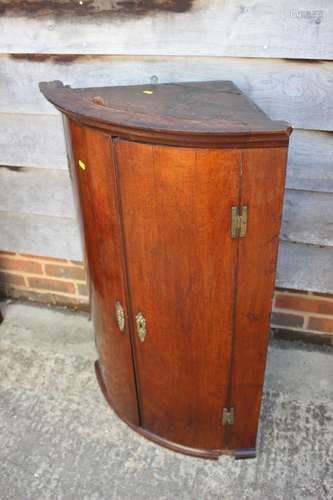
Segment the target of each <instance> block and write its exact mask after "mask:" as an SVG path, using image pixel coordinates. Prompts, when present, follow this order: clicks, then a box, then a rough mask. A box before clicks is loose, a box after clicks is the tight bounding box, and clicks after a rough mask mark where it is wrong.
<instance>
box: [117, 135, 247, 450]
mask: <svg viewBox="0 0 333 500" xmlns="http://www.w3.org/2000/svg"><path fill="white" fill-rule="evenodd" d="M115 148H116V155H117V165H118V170H119V179H120V185H121V196H122V207H123V217H124V229H125V240H126V246H127V260H128V269H129V276H130V289H131V298H132V307H133V314H135V315H136V314H137V313H139V312H142V313H143V315H144V317H145V318H146V322H147V337H146V339H145V340H144V342H141V341H140V340H139V339H138V337H137V335H136V333H135V332H133V334H134V335H135V336H136V351H137V357H138V369H139V376H140V383H141V393H142V422H143V426H144V428H145V429H147V430H149V431H151V432H153V433H155V434H157V435H159V436H161V437H163V438H165V439H167V440H170V441H173V442H175V443H178V444H181V445H184V446H190V447H195V448H205V449H207V448H208V449H209V448H213V449H223V448H225V438H224V428H223V426H222V425H221V418H222V409H223V406H224V401H225V399H226V394H227V387H228V373H229V368H230V361H231V360H230V354H231V337H232V330H231V328H232V315H233V290H234V286H235V281H234V280H235V269H236V257H237V255H236V242H234V241H232V240H231V239H230V212H231V206H232V205H237V203H238V196H239V160H240V153H239V151H236V150H233V151H221V150H220V151H219V150H211V151H206V150H200V149H199V150H189V149H181V148H168V147H161V146H152V145H143V144H134V143H128V142H125V141H119V142H117V143H115Z"/></svg>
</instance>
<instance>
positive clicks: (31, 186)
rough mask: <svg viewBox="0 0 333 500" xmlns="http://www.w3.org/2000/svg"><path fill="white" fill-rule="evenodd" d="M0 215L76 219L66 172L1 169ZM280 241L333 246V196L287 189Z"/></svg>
mask: <svg viewBox="0 0 333 500" xmlns="http://www.w3.org/2000/svg"><path fill="white" fill-rule="evenodd" d="M0 185H1V191H0V212H11V213H12V212H14V213H20V214H35V215H37V214H40V215H46V216H55V217H68V218H73V219H75V210H74V204H73V195H72V188H71V183H70V178H69V175H68V173H67V171H65V170H50V169H31V168H22V167H21V168H20V167H19V168H14V169H10V168H4V167H0ZM280 238H281V239H282V240H286V241H292V242H298V243H311V244H313V245H323V246H332V247H333V194H331V193H316V192H311V191H297V190H293V189H292V190H288V189H287V190H286V193H285V199H284V212H283V224H282V230H281V235H280Z"/></svg>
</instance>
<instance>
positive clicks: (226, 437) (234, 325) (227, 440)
mask: <svg viewBox="0 0 333 500" xmlns="http://www.w3.org/2000/svg"><path fill="white" fill-rule="evenodd" d="M239 155H240V157H239V169H238V172H239V173H238V179H239V184H238V207H240V206H241V203H242V194H243V193H242V190H243V150H242V149H240V150H239ZM235 243H236V264H235V270H234V290H233V300H232V304H233V311H232V338H231V353H230V365H229V374H228V391H227V406H228V407H230V406H233V400H232V394H233V390H232V388H233V371H234V363H235V359H234V354H235V350H236V349H235V344H236V333H237V305H238V304H237V301H238V277H239V254H240V249H239V246H240V237H239V235H238V236H237V239H236V241H235ZM222 411H223V410H222ZM234 411H235V417H234V418H235V419H236V418H237V408H235V410H234ZM224 429H225V432H224V441H225V445H226V448H229V443H230V437H231V436H230V435H231V433H232V426H229V425H228V426H225V428H224Z"/></svg>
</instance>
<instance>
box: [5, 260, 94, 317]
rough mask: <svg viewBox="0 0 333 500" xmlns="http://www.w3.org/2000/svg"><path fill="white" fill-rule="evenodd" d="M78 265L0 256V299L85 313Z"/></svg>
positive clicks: (82, 273) (82, 279)
mask: <svg viewBox="0 0 333 500" xmlns="http://www.w3.org/2000/svg"><path fill="white" fill-rule="evenodd" d="M85 280H86V276H85V271H84V267H83V264H82V262H74V261H71V260H62V259H54V258H49V257H36V256H34V255H26V254H24V255H22V254H17V253H8V252H0V295H1V296H2V297H6V298H14V299H26V300H30V301H33V302H39V303H42V304H51V305H55V306H67V307H71V308H76V309H83V310H88V309H89V306H88V290H87V285H86V281H85Z"/></svg>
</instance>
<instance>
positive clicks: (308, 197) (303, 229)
mask: <svg viewBox="0 0 333 500" xmlns="http://www.w3.org/2000/svg"><path fill="white" fill-rule="evenodd" d="M280 238H281V239H282V240H287V241H292V242H298V243H311V244H312V245H319V246H321V245H322V246H331V247H333V194H332V193H314V192H311V191H296V190H293V189H292V190H287V191H286V193H285V197H284V210H283V222H282V230H281V234H280ZM332 257H333V249H332Z"/></svg>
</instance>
